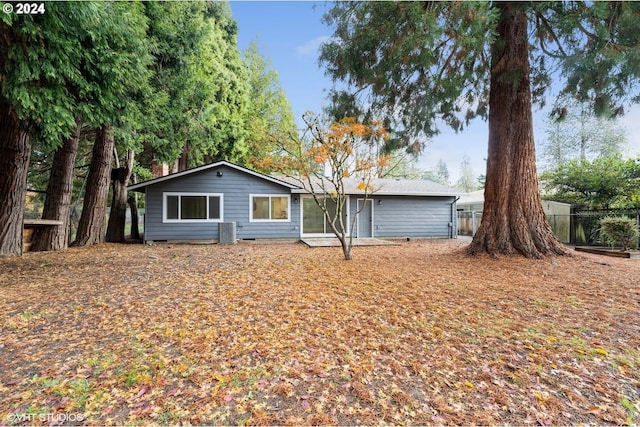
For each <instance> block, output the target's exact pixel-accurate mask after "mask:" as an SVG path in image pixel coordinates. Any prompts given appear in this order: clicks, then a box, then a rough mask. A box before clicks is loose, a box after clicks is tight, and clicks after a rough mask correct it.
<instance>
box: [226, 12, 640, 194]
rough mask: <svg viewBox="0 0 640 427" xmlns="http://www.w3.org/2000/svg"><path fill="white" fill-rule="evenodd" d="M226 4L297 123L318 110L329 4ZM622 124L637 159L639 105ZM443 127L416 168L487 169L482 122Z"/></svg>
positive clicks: (537, 128)
mask: <svg viewBox="0 0 640 427" xmlns="http://www.w3.org/2000/svg"><path fill="white" fill-rule="evenodd" d="M230 4H231V11H232V13H233V17H234V18H235V20H236V21H237V23H238V27H239V34H238V48H239V49H240V50H245V49H246V48H247V47H248V46H249V44H250V43H251V42H252V41H257V42H258V47H259V50H260V53H261V54H262V55H263V56H264V57H266V58H268V59H269V60H270V61H271V64H272V66H273V68H274V69H275V70H277V72H278V75H279V78H280V84H281V85H282V87H283V89H284V91H285V93H286V95H287V97H288V99H289V102H290V103H291V106H292V108H293V113H294V115H295V117H296V119H297V120H298V122H299V123H300V122H301V119H300V118H301V116H302V114H304V113H305V112H306V111H309V110H311V111H314V112H316V113H320V112H321V110H322V108H323V106H324V105H325V104H326V102H325V98H326V94H327V91H328V90H329V89H330V88H331V79H330V78H328V77H326V76H325V75H324V70H323V69H321V68H320V67H319V65H318V53H319V51H318V48H319V46H320V44H321V43H322V42H323V41H325V40H327V39H328V38H329V37H330V36H331V34H332V29H331V28H330V27H328V26H327V25H325V24H323V23H322V15H323V14H324V12H325V11H326V10H327V8H328V7H329V4H328V3H325V2H313V1H231V3H230ZM621 122H622V124H624V125H625V127H626V128H627V131H628V138H629V147H628V149H627V155H629V156H634V157H635V155H636V154H638V153H640V107H639V106H636V107H634V108H633V109H631V110H630V111H629V112H628V113H627V115H626V116H625V117H624V118H623V119H622V121H621ZM441 131H442V133H441V134H440V135H438V136H436V137H434V138H433V139H432V140H430V141H426V144H425V149H424V152H423V154H422V155H421V156H420V160H419V162H418V166H419V167H421V168H424V169H432V168H434V167H435V165H436V164H437V163H438V160H439V159H442V160H444V161H445V162H446V163H447V165H448V169H449V173H450V175H451V181H452V183H455V181H456V180H457V179H458V177H459V172H460V164H461V162H462V159H463V157H464V156H465V155H466V156H468V157H469V158H470V159H471V164H472V168H473V171H474V174H475V175H476V176H477V175H480V174H483V173H484V172H485V163H484V158H485V157H486V155H487V137H488V136H487V134H488V126H487V123H486V122H484V121H481V120H476V121H474V122H473V123H471V125H470V127H469V128H468V129H466V130H465V131H463V132H461V133H458V134H456V133H455V132H452V131H450V130H448V129H446V128H442V129H441ZM534 137H535V139H536V142H537V143H539V142H541V141H542V140H543V139H544V137H545V127H544V121H543V114H540V113H538V114H535V112H534Z"/></svg>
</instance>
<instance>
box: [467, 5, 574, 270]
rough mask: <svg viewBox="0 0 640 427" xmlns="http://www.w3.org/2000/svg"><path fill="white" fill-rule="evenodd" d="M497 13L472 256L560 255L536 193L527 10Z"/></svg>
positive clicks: (508, 9) (517, 7) (515, 7)
mask: <svg viewBox="0 0 640 427" xmlns="http://www.w3.org/2000/svg"><path fill="white" fill-rule="evenodd" d="M495 7H497V8H498V9H499V10H500V13H501V18H500V23H499V25H498V36H497V37H496V42H495V43H494V45H493V46H492V52H491V53H492V68H491V94H490V96H489V152H488V159H487V177H486V186H485V190H484V211H483V214H482V223H481V225H480V228H479V229H478V231H477V233H476V235H475V236H474V238H473V242H472V243H471V245H470V246H469V248H468V252H469V253H471V254H474V255H475V254H480V253H485V252H486V253H488V254H489V255H491V256H497V255H499V254H506V255H510V254H515V253H520V254H522V255H524V256H525V257H529V258H540V257H541V256H543V255H551V254H564V253H566V251H565V249H564V247H563V246H562V245H561V244H560V242H559V241H558V240H557V239H556V237H555V236H554V234H553V231H552V230H551V227H550V226H549V224H548V223H547V221H546V218H545V215H544V211H543V210H542V202H541V201H540V194H539V190H538V178H537V173H536V156H535V144H534V140H533V119H532V112H531V87H530V80H529V73H530V68H529V49H528V48H529V43H528V39H527V18H526V14H525V8H526V7H527V6H526V4H524V5H520V4H518V3H500V2H498V3H496V6H495Z"/></svg>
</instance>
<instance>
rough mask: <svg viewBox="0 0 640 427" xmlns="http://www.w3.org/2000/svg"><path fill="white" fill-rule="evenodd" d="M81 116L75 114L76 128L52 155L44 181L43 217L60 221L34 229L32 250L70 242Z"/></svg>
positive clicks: (63, 247) (60, 246) (65, 245)
mask: <svg viewBox="0 0 640 427" xmlns="http://www.w3.org/2000/svg"><path fill="white" fill-rule="evenodd" d="M81 128H82V119H81V118H80V117H77V118H76V130H75V132H74V133H73V135H72V136H71V137H69V138H65V139H64V141H63V143H62V146H61V147H60V148H58V149H57V150H56V152H55V154H54V156H53V164H52V166H51V175H50V176H49V183H48V184H47V198H46V199H45V202H44V210H43V212H42V219H53V220H57V221H62V225H57V226H51V227H42V228H38V229H36V232H35V234H34V235H33V243H32V245H31V250H32V251H56V250H61V249H66V248H67V246H68V244H69V210H70V208H71V195H72V193H73V191H72V190H73V172H74V167H75V162H76V154H77V153H78V144H79V141H80V129H81Z"/></svg>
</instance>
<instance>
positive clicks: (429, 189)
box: [278, 176, 465, 197]
mask: <svg viewBox="0 0 640 427" xmlns="http://www.w3.org/2000/svg"><path fill="white" fill-rule="evenodd" d="M278 179H280V180H282V181H286V182H289V183H291V184H293V185H295V186H296V187H297V188H295V189H293V190H292V192H293V193H310V192H311V190H312V188H311V186H309V183H307V182H305V179H304V178H303V179H302V180H300V178H293V177H285V176H279V177H278ZM343 182H344V185H345V194H349V195H358V194H362V195H364V194H365V190H364V189H361V188H359V187H361V184H362V179H361V178H355V177H353V178H351V177H350V178H344V181H343ZM311 184H312V187H313V191H315V192H316V193H319V192H322V191H321V190H324V192H331V191H333V190H334V188H335V187H334V186H333V185H332V184H331V183H330V182H329V180H327V179H323V180H322V181H321V180H320V179H316V178H313V180H312V181H311ZM367 194H369V195H371V194H375V195H378V196H423V197H424V196H461V195H463V194H465V193H463V192H461V191H459V190H456V189H455V188H451V187H447V186H445V185H441V184H438V183H435V182H433V181H428V180H416V179H388V178H376V179H373V180H372V182H371V183H370V188H369V189H368V191H367Z"/></svg>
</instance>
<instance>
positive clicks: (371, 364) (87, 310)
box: [0, 241, 640, 426]
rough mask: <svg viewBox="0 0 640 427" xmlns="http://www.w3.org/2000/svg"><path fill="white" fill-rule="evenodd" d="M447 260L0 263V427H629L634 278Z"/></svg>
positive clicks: (155, 252) (80, 256)
mask: <svg viewBox="0 0 640 427" xmlns="http://www.w3.org/2000/svg"><path fill="white" fill-rule="evenodd" d="M464 244H465V243H464V242H461V241H411V242H403V243H402V244H401V245H399V246H388V247H363V248H355V249H354V256H355V259H354V260H353V261H350V262H347V261H344V260H343V259H342V255H341V251H340V249H339V248H313V249H311V248H307V247H306V246H304V245H302V244H278V245H259V244H246V243H243V244H238V245H233V246H216V245H171V244H159V245H155V246H143V245H100V246H97V247H91V248H81V249H70V250H67V251H64V252H59V253H28V254H26V255H25V256H23V257H21V258H0V307H1V310H0V426H2V425H13V424H36V425H50V424H76V425H78V424H87V425H105V424H107V425H108V424H118V425H122V424H127V425H139V424H141V425H148V424H189V423H190V424H214V425H248V424H252V425H273V424H278V425H300V424H303V425H330V424H339V425H379V424H386V425H388V424H394V425H442V424H465V425H469V424H473V425H487V424H501V425H504V424H515V425H569V424H570V425H575V424H581V423H584V424H592V425H594V424H596V425H601V424H632V423H636V424H637V423H638V422H640V366H639V365H640V260H627V259H616V258H607V257H603V256H597V255H590V254H580V253H575V255H574V256H572V257H558V258H553V259H545V260H525V259H522V258H502V259H499V260H492V259H489V258H486V257H478V258H473V257H467V256H465V255H464V250H463V248H464Z"/></svg>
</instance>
